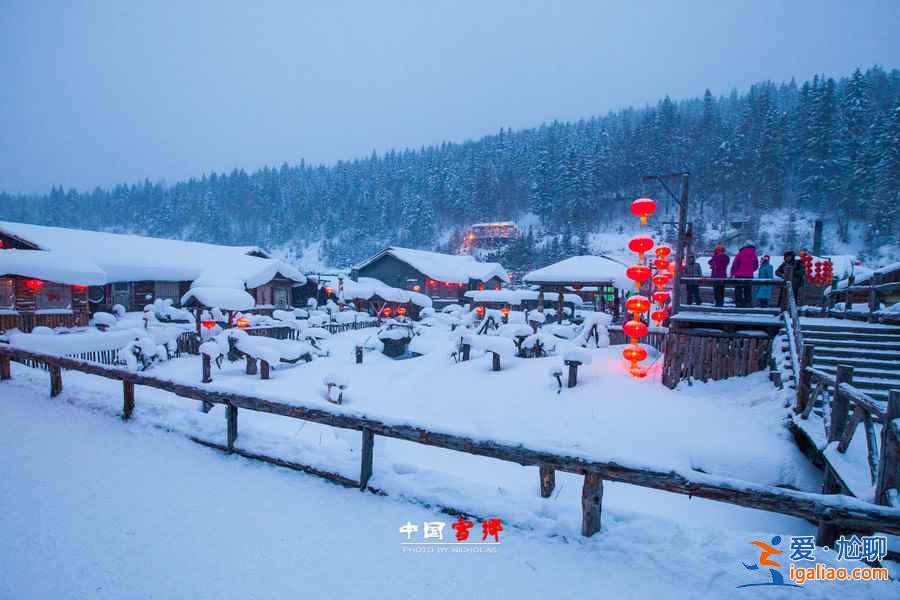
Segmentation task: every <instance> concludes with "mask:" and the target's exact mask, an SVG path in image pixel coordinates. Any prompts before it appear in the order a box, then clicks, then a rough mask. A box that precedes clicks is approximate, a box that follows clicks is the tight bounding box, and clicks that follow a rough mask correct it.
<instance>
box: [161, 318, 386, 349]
mask: <svg viewBox="0 0 900 600" xmlns="http://www.w3.org/2000/svg"><path fill="white" fill-rule="evenodd" d="M379 324H380V321H360V322H353V323H325V324H323V325H322V326H321V327H322V328H323V329H325V330H326V331H328V332H329V333H331V334H332V335H334V334H335V333H342V332H344V331H352V330H357V329H366V328H368V327H377V326H378V325H379ZM244 331H246V332H247V334H248V335H258V336H264V337H270V338H275V339H278V340H297V339H300V333H301V332H300V331H298V330H297V329H294V328H293V327H287V326H285V325H274V326H261V327H246V328H244ZM200 343H201V341H200V339H199V338H198V337H197V334H196V333H195V332H193V331H185V332H183V333H182V334H181V335H179V336H178V340H177V348H178V352H179V353H182V354H199V353H200Z"/></svg>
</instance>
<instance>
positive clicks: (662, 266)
mask: <svg viewBox="0 0 900 600" xmlns="http://www.w3.org/2000/svg"><path fill="white" fill-rule="evenodd" d="M653 266H654V267H656V269H657V270H658V271H668V270H669V261H668V259H665V258H657V259H656V260H654V261H653Z"/></svg>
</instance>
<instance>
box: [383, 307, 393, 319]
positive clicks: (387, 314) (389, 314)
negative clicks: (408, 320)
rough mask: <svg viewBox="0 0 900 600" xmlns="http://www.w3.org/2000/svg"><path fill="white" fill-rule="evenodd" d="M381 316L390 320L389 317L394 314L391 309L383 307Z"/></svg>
mask: <svg viewBox="0 0 900 600" xmlns="http://www.w3.org/2000/svg"><path fill="white" fill-rule="evenodd" d="M381 314H382V315H384V316H385V317H388V318H390V316H391V315H392V314H394V309H392V308H391V307H390V306H385V307H384V308H383V309H382V311H381Z"/></svg>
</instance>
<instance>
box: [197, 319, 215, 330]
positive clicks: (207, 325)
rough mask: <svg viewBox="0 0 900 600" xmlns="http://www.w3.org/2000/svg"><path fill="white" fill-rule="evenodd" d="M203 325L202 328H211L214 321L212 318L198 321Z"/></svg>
mask: <svg viewBox="0 0 900 600" xmlns="http://www.w3.org/2000/svg"><path fill="white" fill-rule="evenodd" d="M200 324H201V325H203V328H204V329H213V328H214V327H215V326H216V322H215V321H212V320H205V321H201V322H200Z"/></svg>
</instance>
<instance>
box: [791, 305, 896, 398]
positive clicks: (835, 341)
mask: <svg viewBox="0 0 900 600" xmlns="http://www.w3.org/2000/svg"><path fill="white" fill-rule="evenodd" d="M816 321H817V319H813V318H805V319H801V321H800V329H801V331H802V334H803V343H804V344H807V345H811V346H813V361H812V366H813V367H815V368H816V369H819V370H821V371H824V372H825V373H828V374H829V375H834V374H835V373H836V371H837V366H838V365H848V366H851V367H853V386H854V387H856V388H858V389H860V390H861V391H863V392H865V393H866V394H868V395H870V396H871V397H872V398H874V399H876V400H881V401H887V398H888V390H891V389H900V327H897V326H891V325H873V324H865V323H854V322H853V321H844V322H842V323H833V322H830V321H828V320H825V319H822V320H821V321H820V322H818V323H817V322H816ZM782 339H783V340H784V342H783V345H782V350H783V352H784V354H785V355H786V356H787V355H789V352H790V350H789V348H788V342H787V336H786V335H785V336H782ZM784 367H785V368H786V369H787V370H788V371H792V367H791V364H790V361H789V360H788V361H786V363H785V365H784ZM792 375H793V373H792ZM793 379H794V380H795V381H796V377H794V378H793Z"/></svg>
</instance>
